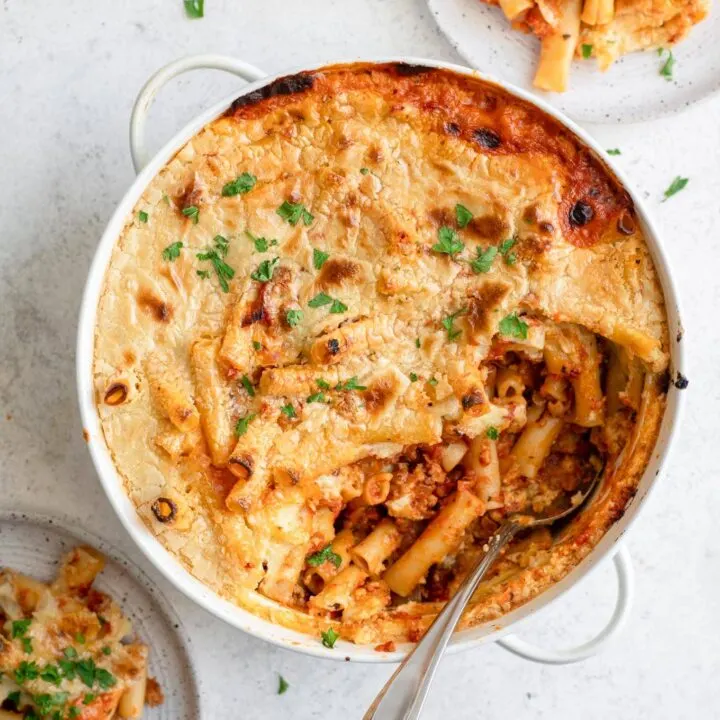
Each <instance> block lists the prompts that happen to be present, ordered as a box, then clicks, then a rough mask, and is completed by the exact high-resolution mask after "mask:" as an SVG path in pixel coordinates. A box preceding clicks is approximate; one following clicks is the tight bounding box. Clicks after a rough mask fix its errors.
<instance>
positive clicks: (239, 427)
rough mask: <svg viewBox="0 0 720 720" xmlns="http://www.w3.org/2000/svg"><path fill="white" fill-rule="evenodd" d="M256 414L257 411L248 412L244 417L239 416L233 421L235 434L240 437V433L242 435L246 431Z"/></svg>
mask: <svg viewBox="0 0 720 720" xmlns="http://www.w3.org/2000/svg"><path fill="white" fill-rule="evenodd" d="M256 416H257V413H250V414H249V415H246V416H245V417H241V418H240V419H239V420H238V421H237V422H236V423H235V436H236V437H240V436H241V435H244V434H245V433H246V432H247V431H248V426H249V425H250V423H251V422H252V421H253V420H254V419H255V417H256Z"/></svg>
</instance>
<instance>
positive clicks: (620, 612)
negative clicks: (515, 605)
mask: <svg viewBox="0 0 720 720" xmlns="http://www.w3.org/2000/svg"><path fill="white" fill-rule="evenodd" d="M613 562H614V563H615V571H616V572H617V577H618V597H617V601H616V604H615V610H614V611H613V614H612V617H611V618H610V621H609V622H608V624H607V625H606V626H605V627H604V628H603V629H602V630H601V631H600V632H599V633H598V634H597V635H596V636H595V637H594V638H593V639H592V640H589V641H588V642H586V643H584V644H582V645H578V646H577V647H574V648H567V649H564V650H552V649H550V650H546V649H545V648H541V647H539V646H537V645H534V644H533V643H530V642H527V641H526V640H522V639H520V638H518V637H515V636H514V635H507V636H506V637H504V638H501V639H500V640H498V641H497V643H498V645H500V646H501V647H503V648H505V650H509V651H510V652H511V653H515V655H519V656H520V657H522V658H525V659H526V660H532V661H533V662H539V663H545V664H546V665H566V664H568V663H574V662H579V661H580V660H585V659H587V658H589V657H591V656H592V655H596V654H597V653H599V652H600V651H601V650H603V649H604V648H605V646H606V645H607V644H608V643H609V642H610V640H611V639H612V638H613V637H614V636H615V634H616V633H618V632H619V631H620V630H621V629H622V627H623V625H624V624H625V620H626V619H627V616H628V614H629V612H630V608H631V606H632V600H633V588H634V584H635V583H634V576H633V569H632V561H631V560H630V553H629V552H628V551H627V549H626V548H625V547H621V548H620V549H619V550H618V551H617V553H616V554H615V557H614V558H613Z"/></svg>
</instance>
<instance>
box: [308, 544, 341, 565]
mask: <svg viewBox="0 0 720 720" xmlns="http://www.w3.org/2000/svg"><path fill="white" fill-rule="evenodd" d="M326 561H327V562H331V563H332V564H333V565H334V566H335V567H336V568H339V567H340V565H342V558H341V557H340V556H339V555H338V554H337V553H336V552H333V550H332V546H331V545H326V546H325V547H324V548H323V549H322V550H319V551H318V552H316V553H313V554H312V555H310V557H308V559H307V564H308V565H309V566H310V567H318V566H319V565H322V564H323V563H324V562H326Z"/></svg>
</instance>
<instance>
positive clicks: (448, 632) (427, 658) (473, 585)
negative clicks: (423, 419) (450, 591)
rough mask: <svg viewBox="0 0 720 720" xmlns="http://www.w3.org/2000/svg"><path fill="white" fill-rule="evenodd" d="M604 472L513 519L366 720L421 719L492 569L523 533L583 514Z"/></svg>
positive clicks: (490, 543) (494, 541) (408, 659)
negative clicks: (451, 645)
mask: <svg viewBox="0 0 720 720" xmlns="http://www.w3.org/2000/svg"><path fill="white" fill-rule="evenodd" d="M601 475H602V473H597V474H596V475H595V477H594V478H593V479H592V480H590V481H588V482H587V483H586V484H585V486H583V487H581V488H580V489H579V490H577V491H576V492H574V493H573V494H572V495H571V496H570V495H563V496H562V498H560V499H559V501H558V502H557V503H555V504H553V505H551V506H550V507H548V508H547V509H546V510H545V511H544V512H542V513H539V514H533V513H517V514H514V515H511V516H510V517H509V518H508V519H507V520H506V521H505V522H504V523H503V524H502V525H501V526H500V529H499V530H498V531H497V533H495V535H493V536H492V537H491V538H490V540H489V541H488V550H487V552H486V553H485V555H484V556H483V558H482V559H481V560H480V561H479V562H478V564H477V566H476V567H475V568H474V569H473V570H472V571H471V572H470V574H469V575H468V576H467V577H466V578H465V580H464V581H463V583H462V584H461V585H460V587H459V588H458V591H457V592H456V593H455V595H453V597H452V598H451V599H450V600H449V601H448V602H447V604H446V605H445V607H444V608H443V609H442V611H441V612H440V613H438V616H437V617H436V618H435V621H434V622H433V624H432V625H431V626H430V627H429V628H428V630H427V632H426V633H425V635H424V636H423V638H422V640H421V641H420V642H419V643H418V644H417V645H416V646H415V649H414V650H413V651H412V652H411V653H410V654H409V655H408V656H407V657H406V658H405V660H403V662H402V663H401V664H400V667H399V668H398V669H397V670H396V671H395V672H394V673H393V675H392V677H391V678H390V679H389V680H388V681H387V683H386V684H385V687H384V688H383V689H382V690H381V691H380V694H379V695H378V696H377V697H376V698H375V701H374V702H373V704H372V705H371V706H370V708H369V709H368V711H367V712H366V713H365V715H364V717H363V720H417V719H418V718H419V717H420V713H421V712H422V708H423V705H424V703H425V699H426V698H427V694H428V691H429V690H430V683H432V681H433V677H434V676H435V672H436V670H437V669H438V665H439V664H440V660H441V658H442V656H443V653H444V652H445V648H446V647H447V644H448V642H449V641H450V638H451V636H452V634H453V631H454V630H455V626H456V625H457V624H458V621H459V620H460V618H461V616H462V614H463V611H464V610H465V606H466V605H467V604H468V602H469V600H470V598H471V597H472V595H473V593H474V592H475V590H476V589H477V586H478V585H479V584H480V581H481V580H482V579H483V576H484V575H485V573H486V572H487V570H488V568H489V567H490V566H491V565H492V564H493V561H494V560H495V558H497V556H498V555H499V554H500V551H501V550H502V549H503V547H505V545H507V544H508V543H509V542H510V541H511V540H512V539H513V537H515V535H516V534H517V533H518V532H519V531H520V530H528V529H530V528H535V527H540V526H542V525H552V524H553V523H555V522H557V521H558V520H561V519H563V518H567V517H568V516H569V515H572V514H573V513H575V512H577V511H578V510H579V509H580V508H581V507H582V506H583V505H584V503H585V501H586V500H587V499H588V497H590V495H591V493H592V491H593V490H594V489H595V487H596V486H597V484H598V482H599V480H600V476H601Z"/></svg>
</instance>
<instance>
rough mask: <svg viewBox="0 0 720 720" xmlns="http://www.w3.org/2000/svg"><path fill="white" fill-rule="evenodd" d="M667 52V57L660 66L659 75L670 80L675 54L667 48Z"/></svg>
mask: <svg viewBox="0 0 720 720" xmlns="http://www.w3.org/2000/svg"><path fill="white" fill-rule="evenodd" d="M667 54H668V55H667V58H666V59H665V62H664V63H663V65H662V67H661V68H660V75H662V76H663V77H664V78H665V79H666V80H668V81H670V80H672V77H673V70H674V69H675V56H674V55H673V54H672V50H668V51H667Z"/></svg>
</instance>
